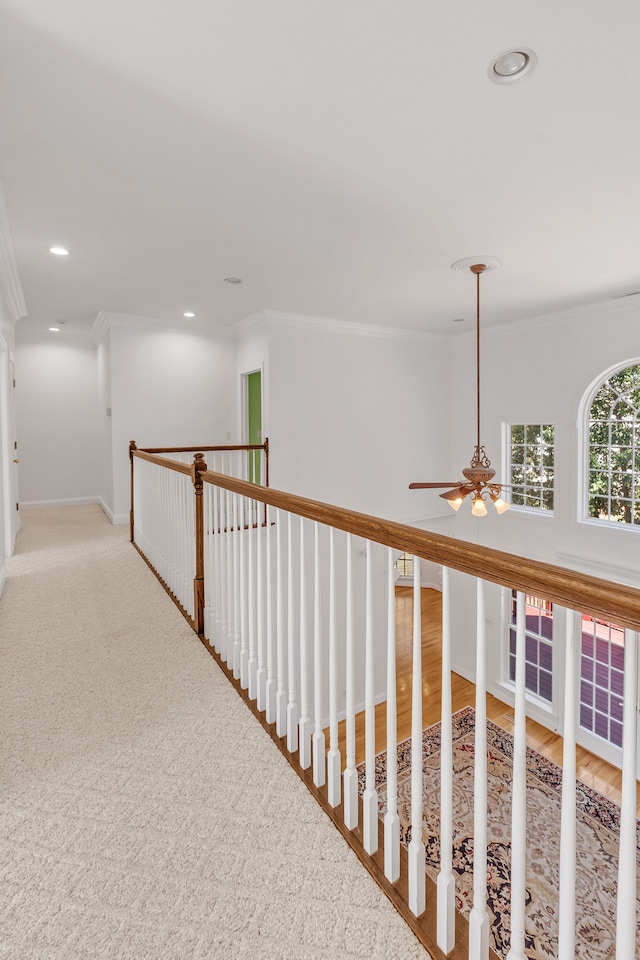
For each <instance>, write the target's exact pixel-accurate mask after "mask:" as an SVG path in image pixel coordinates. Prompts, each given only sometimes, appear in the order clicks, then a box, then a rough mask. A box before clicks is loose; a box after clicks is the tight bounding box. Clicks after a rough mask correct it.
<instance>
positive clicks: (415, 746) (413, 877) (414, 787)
mask: <svg viewBox="0 0 640 960" xmlns="http://www.w3.org/2000/svg"><path fill="white" fill-rule="evenodd" d="M422 801H423V785H422V614H421V596H420V558H419V557H414V558H413V666H412V677H411V842H410V843H409V909H410V910H411V912H412V913H413V914H414V916H416V917H419V916H420V915H421V914H422V913H424V909H425V897H426V880H425V862H424V857H425V847H424V841H423V839H422Z"/></svg>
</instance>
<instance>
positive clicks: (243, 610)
mask: <svg viewBox="0 0 640 960" xmlns="http://www.w3.org/2000/svg"><path fill="white" fill-rule="evenodd" d="M248 502H249V501H248V500H247V499H246V498H245V497H242V499H241V501H240V533H239V536H240V686H241V688H242V689H243V690H246V689H247V687H248V686H249V634H248V630H249V597H248V585H247V559H246V556H245V553H246V550H245V545H246V541H247V537H248V536H249V530H248V525H247V524H246V514H247V503H248ZM245 526H247V530H245Z"/></svg>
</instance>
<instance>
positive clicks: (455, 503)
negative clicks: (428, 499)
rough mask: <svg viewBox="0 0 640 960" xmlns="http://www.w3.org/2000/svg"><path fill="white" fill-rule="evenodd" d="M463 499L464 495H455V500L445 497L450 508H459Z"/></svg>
mask: <svg viewBox="0 0 640 960" xmlns="http://www.w3.org/2000/svg"><path fill="white" fill-rule="evenodd" d="M463 499H464V497H456V499H455V500H449V499H447V503H448V504H449V506H450V507H451V509H452V510H459V509H460V505H461V503H462V501H463Z"/></svg>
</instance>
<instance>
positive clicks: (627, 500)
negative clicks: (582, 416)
mask: <svg viewBox="0 0 640 960" xmlns="http://www.w3.org/2000/svg"><path fill="white" fill-rule="evenodd" d="M588 430H589V433H588V443H589V448H588V453H589V473H588V491H587V516H588V517H592V518H594V519H596V520H603V521H605V522H610V523H628V524H636V525H640V364H636V365H634V366H630V367H625V368H623V369H622V370H617V371H616V372H615V373H612V374H610V375H609V376H608V377H607V379H606V380H604V381H603V382H602V383H601V384H600V385H599V387H598V388H597V390H596V392H595V394H594V395H593V399H592V401H591V406H590V408H589V413H588Z"/></svg>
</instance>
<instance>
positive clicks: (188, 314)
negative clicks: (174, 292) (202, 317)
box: [182, 310, 195, 317]
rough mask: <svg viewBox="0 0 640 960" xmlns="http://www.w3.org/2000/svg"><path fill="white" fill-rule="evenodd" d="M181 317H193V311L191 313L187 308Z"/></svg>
mask: <svg viewBox="0 0 640 960" xmlns="http://www.w3.org/2000/svg"><path fill="white" fill-rule="evenodd" d="M182 316H183V317H195V313H191V311H190V310H187V312H186V313H183V314H182Z"/></svg>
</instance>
